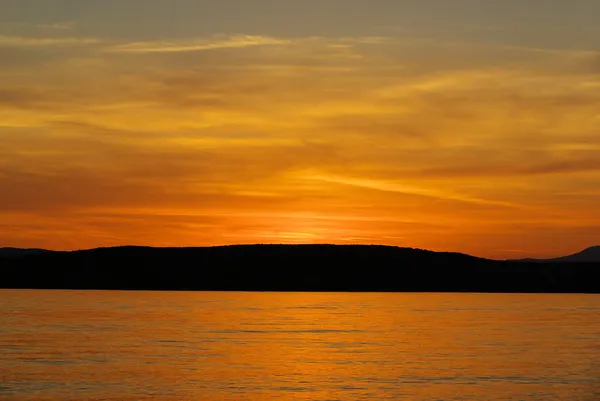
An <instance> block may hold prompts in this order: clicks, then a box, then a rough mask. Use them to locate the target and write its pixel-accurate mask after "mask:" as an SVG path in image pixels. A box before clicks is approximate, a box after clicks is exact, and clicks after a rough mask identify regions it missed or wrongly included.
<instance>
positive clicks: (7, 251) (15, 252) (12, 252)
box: [0, 248, 48, 259]
mask: <svg viewBox="0 0 600 401" xmlns="http://www.w3.org/2000/svg"><path fill="white" fill-rule="evenodd" d="M43 252H48V251H47V250H45V249H36V248H26V249H24V248H0V259H9V258H11V259H12V258H21V257H23V256H27V255H33V254H38V253H43Z"/></svg>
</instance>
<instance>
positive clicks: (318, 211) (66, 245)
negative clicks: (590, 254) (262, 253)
mask: <svg viewBox="0 0 600 401" xmlns="http://www.w3.org/2000/svg"><path fill="white" fill-rule="evenodd" d="M599 15H600V1H597V0H587V1H586V0H570V1H565V0H502V1H500V0H452V1H448V0H211V1H204V0H168V1H167V0H101V1H97V0H0V247H1V246H15V247H43V248H50V249H61V250H63V249H64V250H67V249H81V248H92V247H98V246H112V245H125V244H136V245H153V246H196V245H198V246H199V245H220V244H232V243H359V244H371V243H377V244H388V245H398V246H409V247H418V248H427V249H432V250H438V251H460V252H466V253H470V254H474V255H477V256H484V257H493V258H514V257H525V256H532V257H541V256H553V255H560V254H565V253H572V252H576V251H579V250H581V249H583V248H585V247H587V246H590V245H596V244H600V24H598V16H599Z"/></svg>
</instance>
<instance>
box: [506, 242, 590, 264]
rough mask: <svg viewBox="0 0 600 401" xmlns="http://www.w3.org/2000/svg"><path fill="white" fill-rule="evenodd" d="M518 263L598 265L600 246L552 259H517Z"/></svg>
mask: <svg viewBox="0 0 600 401" xmlns="http://www.w3.org/2000/svg"><path fill="white" fill-rule="evenodd" d="M517 261H518V262H529V263H600V246H592V247H590V248H587V249H584V250H583V251H581V252H579V253H575V254H573V255H568V256H562V257H559V258H552V259H519V260H517Z"/></svg>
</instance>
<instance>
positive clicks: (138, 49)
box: [107, 35, 290, 53]
mask: <svg viewBox="0 0 600 401" xmlns="http://www.w3.org/2000/svg"><path fill="white" fill-rule="evenodd" d="M289 43H290V41H289V40H285V39H277V38H274V37H269V36H251V35H237V36H231V37H216V38H212V39H199V40H180V41H170V42H159V41H155V42H136V43H126V44H120V45H116V46H112V47H109V48H108V49H107V50H108V51H111V52H124V53H180V52H196V51H205V50H216V49H235V48H245V47H252V46H266V45H285V44H289Z"/></svg>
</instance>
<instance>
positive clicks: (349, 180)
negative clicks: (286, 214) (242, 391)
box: [307, 175, 520, 207]
mask: <svg viewBox="0 0 600 401" xmlns="http://www.w3.org/2000/svg"><path fill="white" fill-rule="evenodd" d="M307 178H309V179H312V180H317V181H323V182H329V183H334V184H343V185H351V186H356V187H361V188H367V189H373V190H377V191H384V192H395V193H402V194H407V195H419V196H426V197H431V198H438V199H446V200H453V201H460V202H467V203H476V204H481V205H493V206H503V207H520V206H519V205H517V204H514V203H510V202H504V201H498V200H493V199H482V198H477V197H472V196H469V195H465V194H460V193H457V192H452V191H446V190H442V189H435V188H425V187H419V186H414V185H410V184H404V183H399V182H390V181H383V180H375V179H370V178H354V177H342V176H332V175H311V176H308V177H307Z"/></svg>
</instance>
